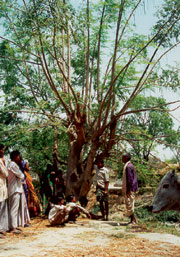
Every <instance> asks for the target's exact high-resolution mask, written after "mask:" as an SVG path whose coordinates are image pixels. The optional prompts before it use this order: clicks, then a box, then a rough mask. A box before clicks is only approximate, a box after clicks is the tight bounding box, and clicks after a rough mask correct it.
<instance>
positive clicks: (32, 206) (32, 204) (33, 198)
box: [24, 162, 41, 217]
mask: <svg viewBox="0 0 180 257" xmlns="http://www.w3.org/2000/svg"><path fill="white" fill-rule="evenodd" d="M29 170H30V169H29V163H28V162H26V163H25V167H24V172H25V175H26V182H27V187H28V208H29V213H30V216H31V217H35V216H37V215H39V214H40V212H41V208H40V201H39V199H38V196H37V194H36V191H35V188H34V185H33V183H32V177H31V175H30V174H29Z"/></svg>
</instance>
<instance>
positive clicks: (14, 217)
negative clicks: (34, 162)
mask: <svg viewBox="0 0 180 257" xmlns="http://www.w3.org/2000/svg"><path fill="white" fill-rule="evenodd" d="M10 159H11V161H10V163H9V164H8V166H7V165H6V162H5V158H4V145H3V144H0V238H3V237H5V232H7V231H9V232H10V233H14V234H19V233H21V232H22V230H21V229H20V228H19V227H26V226H30V214H33V213H35V214H36V215H38V213H40V204H39V199H38V197H37V195H36V193H35V190H34V186H33V184H32V178H31V176H30V175H29V173H28V171H29V166H28V163H27V162H25V161H24V160H23V159H22V157H21V155H20V152H19V151H18V150H15V151H12V152H11V153H10Z"/></svg>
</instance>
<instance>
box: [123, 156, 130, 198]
mask: <svg viewBox="0 0 180 257" xmlns="http://www.w3.org/2000/svg"><path fill="white" fill-rule="evenodd" d="M129 163H130V161H128V162H126V164H125V165H124V169H123V187H122V193H123V195H124V196H125V195H126V193H127V182H126V167H127V166H128V164H129Z"/></svg>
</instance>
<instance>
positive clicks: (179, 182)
mask: <svg viewBox="0 0 180 257" xmlns="http://www.w3.org/2000/svg"><path fill="white" fill-rule="evenodd" d="M177 182H178V184H180V176H177Z"/></svg>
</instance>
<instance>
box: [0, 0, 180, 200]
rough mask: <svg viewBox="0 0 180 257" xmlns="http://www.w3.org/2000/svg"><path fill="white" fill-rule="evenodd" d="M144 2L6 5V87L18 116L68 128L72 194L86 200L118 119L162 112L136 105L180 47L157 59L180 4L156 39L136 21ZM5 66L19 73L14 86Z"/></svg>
mask: <svg viewBox="0 0 180 257" xmlns="http://www.w3.org/2000/svg"><path fill="white" fill-rule="evenodd" d="M144 2H145V1H143V0H137V1H132V0H121V1H117V0H104V1H95V2H94V1H89V0H86V1H82V2H81V4H80V5H78V6H77V3H76V4H73V1H66V0H48V1H45V0H32V1H26V0H22V1H19V0H6V1H4V0H0V7H1V10H0V17H1V21H2V24H3V27H4V31H3V32H2V34H1V35H0V39H1V40H2V44H1V46H2V47H1V52H0V57H1V67H2V85H1V86H2V89H3V90H7V88H8V90H10V91H11V92H12V91H13V92H14V96H17V97H16V100H15V99H11V100H10V101H17V103H16V108H15V109H14V110H11V111H21V112H22V111H24V112H33V113H34V114H37V115H43V116H44V117H45V118H44V119H46V120H47V121H48V122H49V125H50V126H55V127H58V126H61V127H63V128H64V129H66V132H67V133H68V137H69V154H68V158H67V183H66V184H67V192H66V193H67V194H69V193H74V194H75V195H76V196H77V197H78V198H79V199H83V198H84V197H86V195H87V193H88V191H89V189H90V186H91V183H92V181H91V179H92V170H93V165H94V161H95V160H96V159H97V158H106V157H108V156H109V155H110V152H111V150H112V147H113V146H114V144H115V143H116V142H117V140H118V137H117V138H116V130H117V124H118V122H121V121H122V120H123V119H124V118H125V117H126V116H127V115H128V114H130V113H133V112H140V111H141V112H142V111H147V110H150V109H152V108H153V109H154V110H155V109H156V108H158V110H161V109H162V111H163V108H161V106H160V107H159V106H154V105H153V104H152V106H150V107H148V108H143V109H129V107H130V105H131V103H132V102H133V101H134V99H135V98H136V96H138V94H139V93H141V92H142V91H143V90H146V89H147V88H149V87H152V86H153V83H152V80H151V79H150V78H149V77H150V74H151V73H152V71H153V69H154V68H155V66H156V64H157V63H158V62H159V60H160V59H161V58H162V57H163V56H164V55H165V54H166V53H167V52H168V51H169V50H170V49H171V48H173V47H174V46H175V45H178V44H179V42H175V43H174V45H173V46H170V47H169V48H168V49H166V50H165V51H164V52H163V53H161V55H158V53H159V50H160V48H161V46H162V45H163V42H164V40H165V39H166V37H168V36H169V34H170V33H171V31H172V30H173V28H174V26H175V25H176V24H178V25H179V19H180V5H179V3H178V1H177V5H176V7H173V10H172V12H171V13H170V15H169V17H168V19H167V20H165V21H164V22H162V24H161V26H159V27H157V28H156V29H155V31H154V34H153V35H152V36H151V37H149V36H142V35H138V34H136V33H135V31H133V28H134V22H133V17H134V15H135V14H136V10H137V9H138V8H142V4H143V3H144ZM141 10H142V9H141ZM160 33H161V35H162V36H161V38H159V35H160ZM156 39H158V40H157V41H156V42H157V43H155V40H156ZM156 56H157V57H156ZM5 64H7V65H9V64H11V66H12V69H15V73H14V76H13V77H12V80H10V81H9V75H10V72H9V71H8V66H7V65H5ZM21 97H25V98H26V106H28V107H29V109H27V108H26V107H25V106H24V105H23V104H22V103H21V101H20V99H21ZM99 150H101V152H100V153H99V152H98V151H99Z"/></svg>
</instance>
